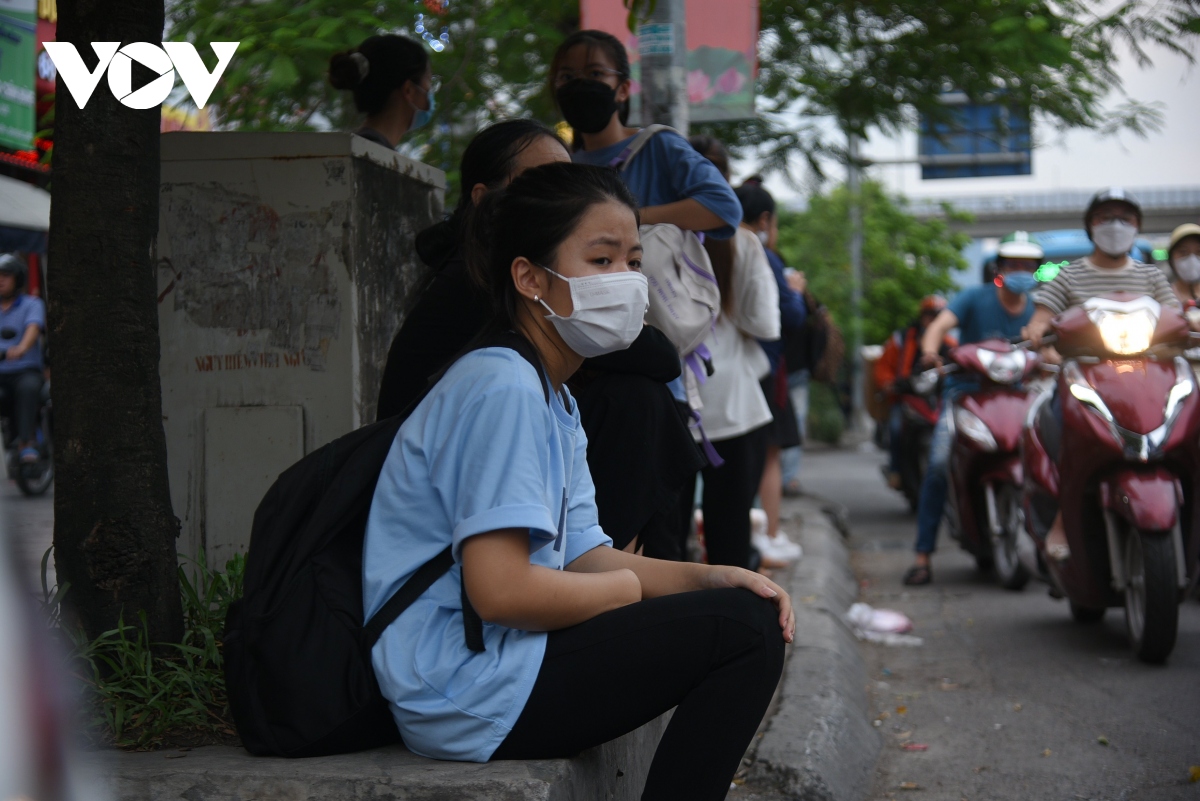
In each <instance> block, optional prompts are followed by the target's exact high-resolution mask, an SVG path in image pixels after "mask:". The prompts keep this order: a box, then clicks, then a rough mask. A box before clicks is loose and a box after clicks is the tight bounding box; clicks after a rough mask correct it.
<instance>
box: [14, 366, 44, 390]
mask: <svg viewBox="0 0 1200 801" xmlns="http://www.w3.org/2000/svg"><path fill="white" fill-rule="evenodd" d="M41 391H42V375H41V373H37V372H33V371H32V370H31V371H28V372H24V373H21V375H19V376H17V393H18V394H21V395H34V396H36V395H38V394H39V393H40V392H41Z"/></svg>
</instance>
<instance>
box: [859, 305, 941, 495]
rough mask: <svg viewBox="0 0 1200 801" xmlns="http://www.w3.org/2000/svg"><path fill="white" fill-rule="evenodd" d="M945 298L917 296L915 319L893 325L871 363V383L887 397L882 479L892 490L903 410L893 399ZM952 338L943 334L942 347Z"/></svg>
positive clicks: (896, 485) (897, 476)
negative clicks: (904, 325)
mask: <svg viewBox="0 0 1200 801" xmlns="http://www.w3.org/2000/svg"><path fill="white" fill-rule="evenodd" d="M945 308H946V299H945V298H943V297H942V296H941V295H926V296H925V297H923V298H921V309H920V312H919V313H918V315H917V319H916V320H915V321H914V322H913V323H912V324H911V325H909V326H908V327H907V328H897V329H896V330H895V331H893V332H892V335H891V336H890V337H888V341H887V344H886V345H884V346H883V355H882V356H880V357H879V359H878V360H877V361H876V362H875V386H876V387H878V388H879V390H880V391H881V392H883V393H884V394H885V395H886V396H887V404H888V415H887V420H888V464H887V467H885V468H884V470H883V475H884V478H885V479H887V483H888V486H889V487H891V488H892V489H900V463H901V457H902V454H901V453H900V448H901V445H902V440H903V428H904V411H903V409H901V407H900V404H899V403H898V402H897V401H898V400H899V396H900V395H902V394H904V392H905V391H907V390H906V388H905V384H907V382H908V379H909V377H911V376H912V372H913V368H914V367H916V364H917V359H918V358H919V357H920V355H921V337H922V336H924V334H925V329H926V328H928V327H929V324H930V323H932V322H933V320H934V318H935V317H937V316H938V314H939V313H941V311H942V310H943V309H945ZM954 345H955V342H954V338H953V337H949V336H948V337H946V339H945V347H948V348H952V347H954Z"/></svg>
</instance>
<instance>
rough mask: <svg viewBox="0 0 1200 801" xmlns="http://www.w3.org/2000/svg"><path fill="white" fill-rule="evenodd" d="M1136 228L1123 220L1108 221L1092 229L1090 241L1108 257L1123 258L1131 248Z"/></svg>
mask: <svg viewBox="0 0 1200 801" xmlns="http://www.w3.org/2000/svg"><path fill="white" fill-rule="evenodd" d="M1137 232H1138V229H1137V226H1136V225H1130V224H1129V223H1127V222H1124V221H1123V220H1110V221H1109V222H1106V223H1101V224H1100V225H1096V226H1093V227H1092V241H1093V242H1095V243H1096V247H1098V248H1100V250H1101V251H1102V252H1104V253H1107V254H1108V255H1109V256H1114V257H1115V256H1124V255H1125V254H1126V253H1128V252H1129V249H1130V248H1131V247H1133V240H1134V237H1136V236H1137Z"/></svg>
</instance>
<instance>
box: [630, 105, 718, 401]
mask: <svg viewBox="0 0 1200 801" xmlns="http://www.w3.org/2000/svg"><path fill="white" fill-rule="evenodd" d="M660 131H674V129H673V128H670V127H668V126H666V125H649V126H647V127H645V128H643V129H642V130H641V132H640V133H639V134H638V135H637V136H635V137H634V139H633V141H632V142H630V143H629V145H628V146H627V147H626V148H625V149H624V150H623V151H621V153H620V155H618V156H617V157H616V158H615V159H613V160H612V161H611V162H609V166H610V167H613V168H615V169H618V170H621V171H624V170H625V169H626V168H627V167H628V166H629V164H630V162H631V161H632V160H633V158H634V157H635V156H636V155H637V154H638V153H639V152H640V151H641V149H642V148H643V147H644V146H645V145H646V143H647V142H649V141H650V139H651V137H653V136H654V135H655V134H657V133H659V132H660ZM641 235H642V248H643V252H642V274H643V275H645V276H646V281H647V282H648V283H649V285H650V287H649V288H650V309H649V311H647V312H646V322H647V323H648V324H650V325H652V326H654V327H655V328H657V329H659V330H660V331H662V332H663V333H664V334H666V335H667V338H668V339H670V340H671V342H672V344H674V345H675V348H676V350H678V351H679V355H680V357H681V358H682V359H683V361H684V363H686V364H688V365H689V366H690V367H691V368H692V369H691V371H687V370H685V371H684V376H685V384H686V385H687V388H688V400H689V403H690V405H691V406H692V408H693V409H698V408H700V403H699V385H698V382H699V380H700V375H699V374H700V372H701V371H702V370H703V368H702V367H701V362H702V361H705V360H707V359H708V358H709V356H708V353H707V348H704V340H705V339H707V338H708V335H709V334H710V333H711V332H712V329H713V326H714V325H716V322H717V314H718V313H719V312H720V309H721V291H720V290H719V289H718V288H717V277H716V276H715V275H714V274H713V268H712V262H711V260H710V259H709V257H708V252H707V251H705V249H704V245H703V244H702V240H701V238H700V237H699V236H697V235H696V234H695V233H693V232H692V231H684V230H683V229H681V228H679V227H678V226H676V225H671V224H670V223H658V224H655V225H643V226H642V227H641Z"/></svg>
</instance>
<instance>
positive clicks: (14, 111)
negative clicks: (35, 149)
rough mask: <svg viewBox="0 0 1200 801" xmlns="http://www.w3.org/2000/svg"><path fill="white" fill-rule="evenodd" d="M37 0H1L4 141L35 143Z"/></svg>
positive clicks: (0, 140) (16, 145)
mask: <svg viewBox="0 0 1200 801" xmlns="http://www.w3.org/2000/svg"><path fill="white" fill-rule="evenodd" d="M36 37H37V0H0V145H3V146H4V147H9V148H13V149H17V150H25V149H28V148H30V147H32V146H33V126H34V122H35V120H34V105H35V102H36V98H35V95H34V91H33V58H34V55H33V54H34V48H35V41H36Z"/></svg>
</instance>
